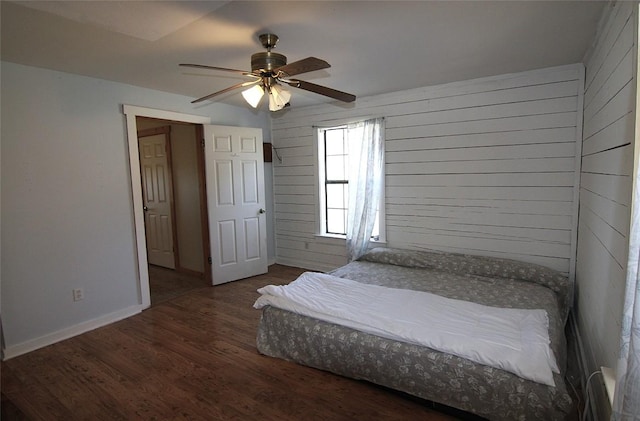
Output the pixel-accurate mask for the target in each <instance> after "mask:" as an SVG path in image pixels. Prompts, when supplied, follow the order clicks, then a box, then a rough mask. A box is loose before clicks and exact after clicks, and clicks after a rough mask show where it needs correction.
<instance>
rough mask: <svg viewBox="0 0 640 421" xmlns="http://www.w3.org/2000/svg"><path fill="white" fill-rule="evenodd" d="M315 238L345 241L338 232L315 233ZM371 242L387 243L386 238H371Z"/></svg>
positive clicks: (381, 244)
mask: <svg viewBox="0 0 640 421" xmlns="http://www.w3.org/2000/svg"><path fill="white" fill-rule="evenodd" d="M314 237H315V238H317V239H319V240H320V239H327V240H343V241H346V240H347V237H346V236H344V235H339V234H315V235H314ZM370 243H371V244H375V245H377V246H385V245H386V244H387V241H386V240H382V239H381V240H371V241H370Z"/></svg>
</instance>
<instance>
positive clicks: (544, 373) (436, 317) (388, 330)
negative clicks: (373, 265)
mask: <svg viewBox="0 0 640 421" xmlns="http://www.w3.org/2000/svg"><path fill="white" fill-rule="evenodd" d="M258 292H259V293H260V294H262V295H261V296H260V297H259V298H258V300H257V301H256V302H255V304H254V308H257V309H259V308H262V307H264V306H267V305H271V306H274V307H278V308H281V309H284V310H288V311H292V312H294V313H299V314H303V315H305V316H310V317H314V318H317V319H320V320H324V321H327V322H331V323H335V324H339V325H343V326H347V327H350V328H353V329H357V330H360V331H363V332H366V333H371V334H373V335H377V336H381V337H384V338H388V339H393V340H400V341H403V342H409V343H413V344H417V345H423V346H427V347H429V348H432V349H435V350H438V351H441V352H446V353H449V354H454V355H457V356H459V357H463V358H467V359H469V360H472V361H474V362H477V363H480V364H484V365H488V366H491V367H495V368H499V369H502V370H506V371H509V372H511V373H514V374H516V375H518V376H520V377H522V378H525V379H528V380H533V381H535V382H539V383H543V384H546V385H549V386H555V383H554V381H553V374H552V372H556V373H558V372H559V369H558V365H557V363H556V361H555V358H554V356H553V352H552V351H551V349H550V347H549V333H548V327H549V320H548V317H547V312H546V311H544V310H524V309H507V308H497V307H489V306H484V305H480V304H476V303H471V302H468V301H461V300H454V299H450V298H445V297H441V296H438V295H435V294H431V293H427V292H421V291H412V290H406V289H396V288H388V287H382V286H377V285H368V284H363V283H360V282H355V281H351V280H348V279H343V278H338V277H335V276H331V275H327V274H322V273H313V272H305V273H303V274H302V275H300V277H299V278H298V279H296V280H295V281H293V282H292V283H290V284H289V285H284V286H276V285H268V286H265V287H263V288H260V289H258Z"/></svg>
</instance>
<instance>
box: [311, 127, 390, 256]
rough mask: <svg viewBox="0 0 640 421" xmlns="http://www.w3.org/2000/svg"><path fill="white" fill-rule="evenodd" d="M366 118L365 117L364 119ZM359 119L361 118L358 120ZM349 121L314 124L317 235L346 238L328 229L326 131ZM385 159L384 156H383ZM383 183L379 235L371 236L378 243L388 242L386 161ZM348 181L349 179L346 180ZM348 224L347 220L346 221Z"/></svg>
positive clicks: (379, 204) (344, 235) (379, 210)
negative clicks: (333, 123) (332, 123)
mask: <svg viewBox="0 0 640 421" xmlns="http://www.w3.org/2000/svg"><path fill="white" fill-rule="evenodd" d="M363 120H365V119H363ZM358 121H359V120H358ZM347 126H348V124H347V123H337V124H335V125H325V126H314V129H315V130H314V143H315V144H314V155H315V157H314V158H315V159H314V161H315V184H316V199H317V200H316V206H315V208H316V209H315V212H316V237H321V238H335V239H343V240H346V234H336V233H331V232H328V229H327V197H326V195H327V191H326V188H325V185H326V153H325V151H326V149H325V136H324V133H325V132H326V131H329V130H335V129H344V130H346V129H347ZM383 159H384V158H383ZM382 168H383V170H382V171H383V174H382V185H381V186H380V190H381V191H380V202H379V203H378V236H377V238H376V237H371V242H372V243H376V244H384V243H386V224H385V220H386V218H385V203H386V201H385V184H386V183H385V181H386V180H385V174H384V168H385V165H384V162H383V165H382ZM346 181H347V183H348V180H346ZM345 224H346V222H345Z"/></svg>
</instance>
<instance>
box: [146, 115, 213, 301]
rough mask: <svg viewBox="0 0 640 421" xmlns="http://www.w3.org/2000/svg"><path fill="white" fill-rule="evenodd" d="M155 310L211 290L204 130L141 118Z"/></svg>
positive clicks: (149, 253)
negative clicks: (197, 291)
mask: <svg viewBox="0 0 640 421" xmlns="http://www.w3.org/2000/svg"><path fill="white" fill-rule="evenodd" d="M136 126H137V135H138V149H139V158H140V178H141V182H142V186H141V187H142V201H143V210H144V225H145V237H146V248H147V260H148V273H149V292H150V299H151V305H152V306H153V305H156V304H159V303H162V302H165V301H167V300H169V299H171V298H174V297H177V296H180V295H182V294H184V293H186V292H189V291H191V290H193V289H197V288H202V287H205V286H210V285H211V282H210V276H206V274H210V270H209V266H208V254H209V252H208V250H209V244H208V223H207V219H206V215H207V204H206V200H205V199H206V196H205V194H206V193H205V185H204V167H203V165H201V161H202V160H203V159H204V158H203V156H202V155H203V153H202V147H201V139H202V136H201V133H202V126H201V125H199V124H195V123H185V122H178V121H170V120H165V119H157V118H149V117H136Z"/></svg>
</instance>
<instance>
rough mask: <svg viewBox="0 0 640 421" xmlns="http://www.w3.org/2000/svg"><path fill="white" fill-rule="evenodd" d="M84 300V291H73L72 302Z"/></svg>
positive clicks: (79, 289)
mask: <svg viewBox="0 0 640 421" xmlns="http://www.w3.org/2000/svg"><path fill="white" fill-rule="evenodd" d="M80 300H84V291H83V289H82V288H76V289H74V290H73V301H80Z"/></svg>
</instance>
